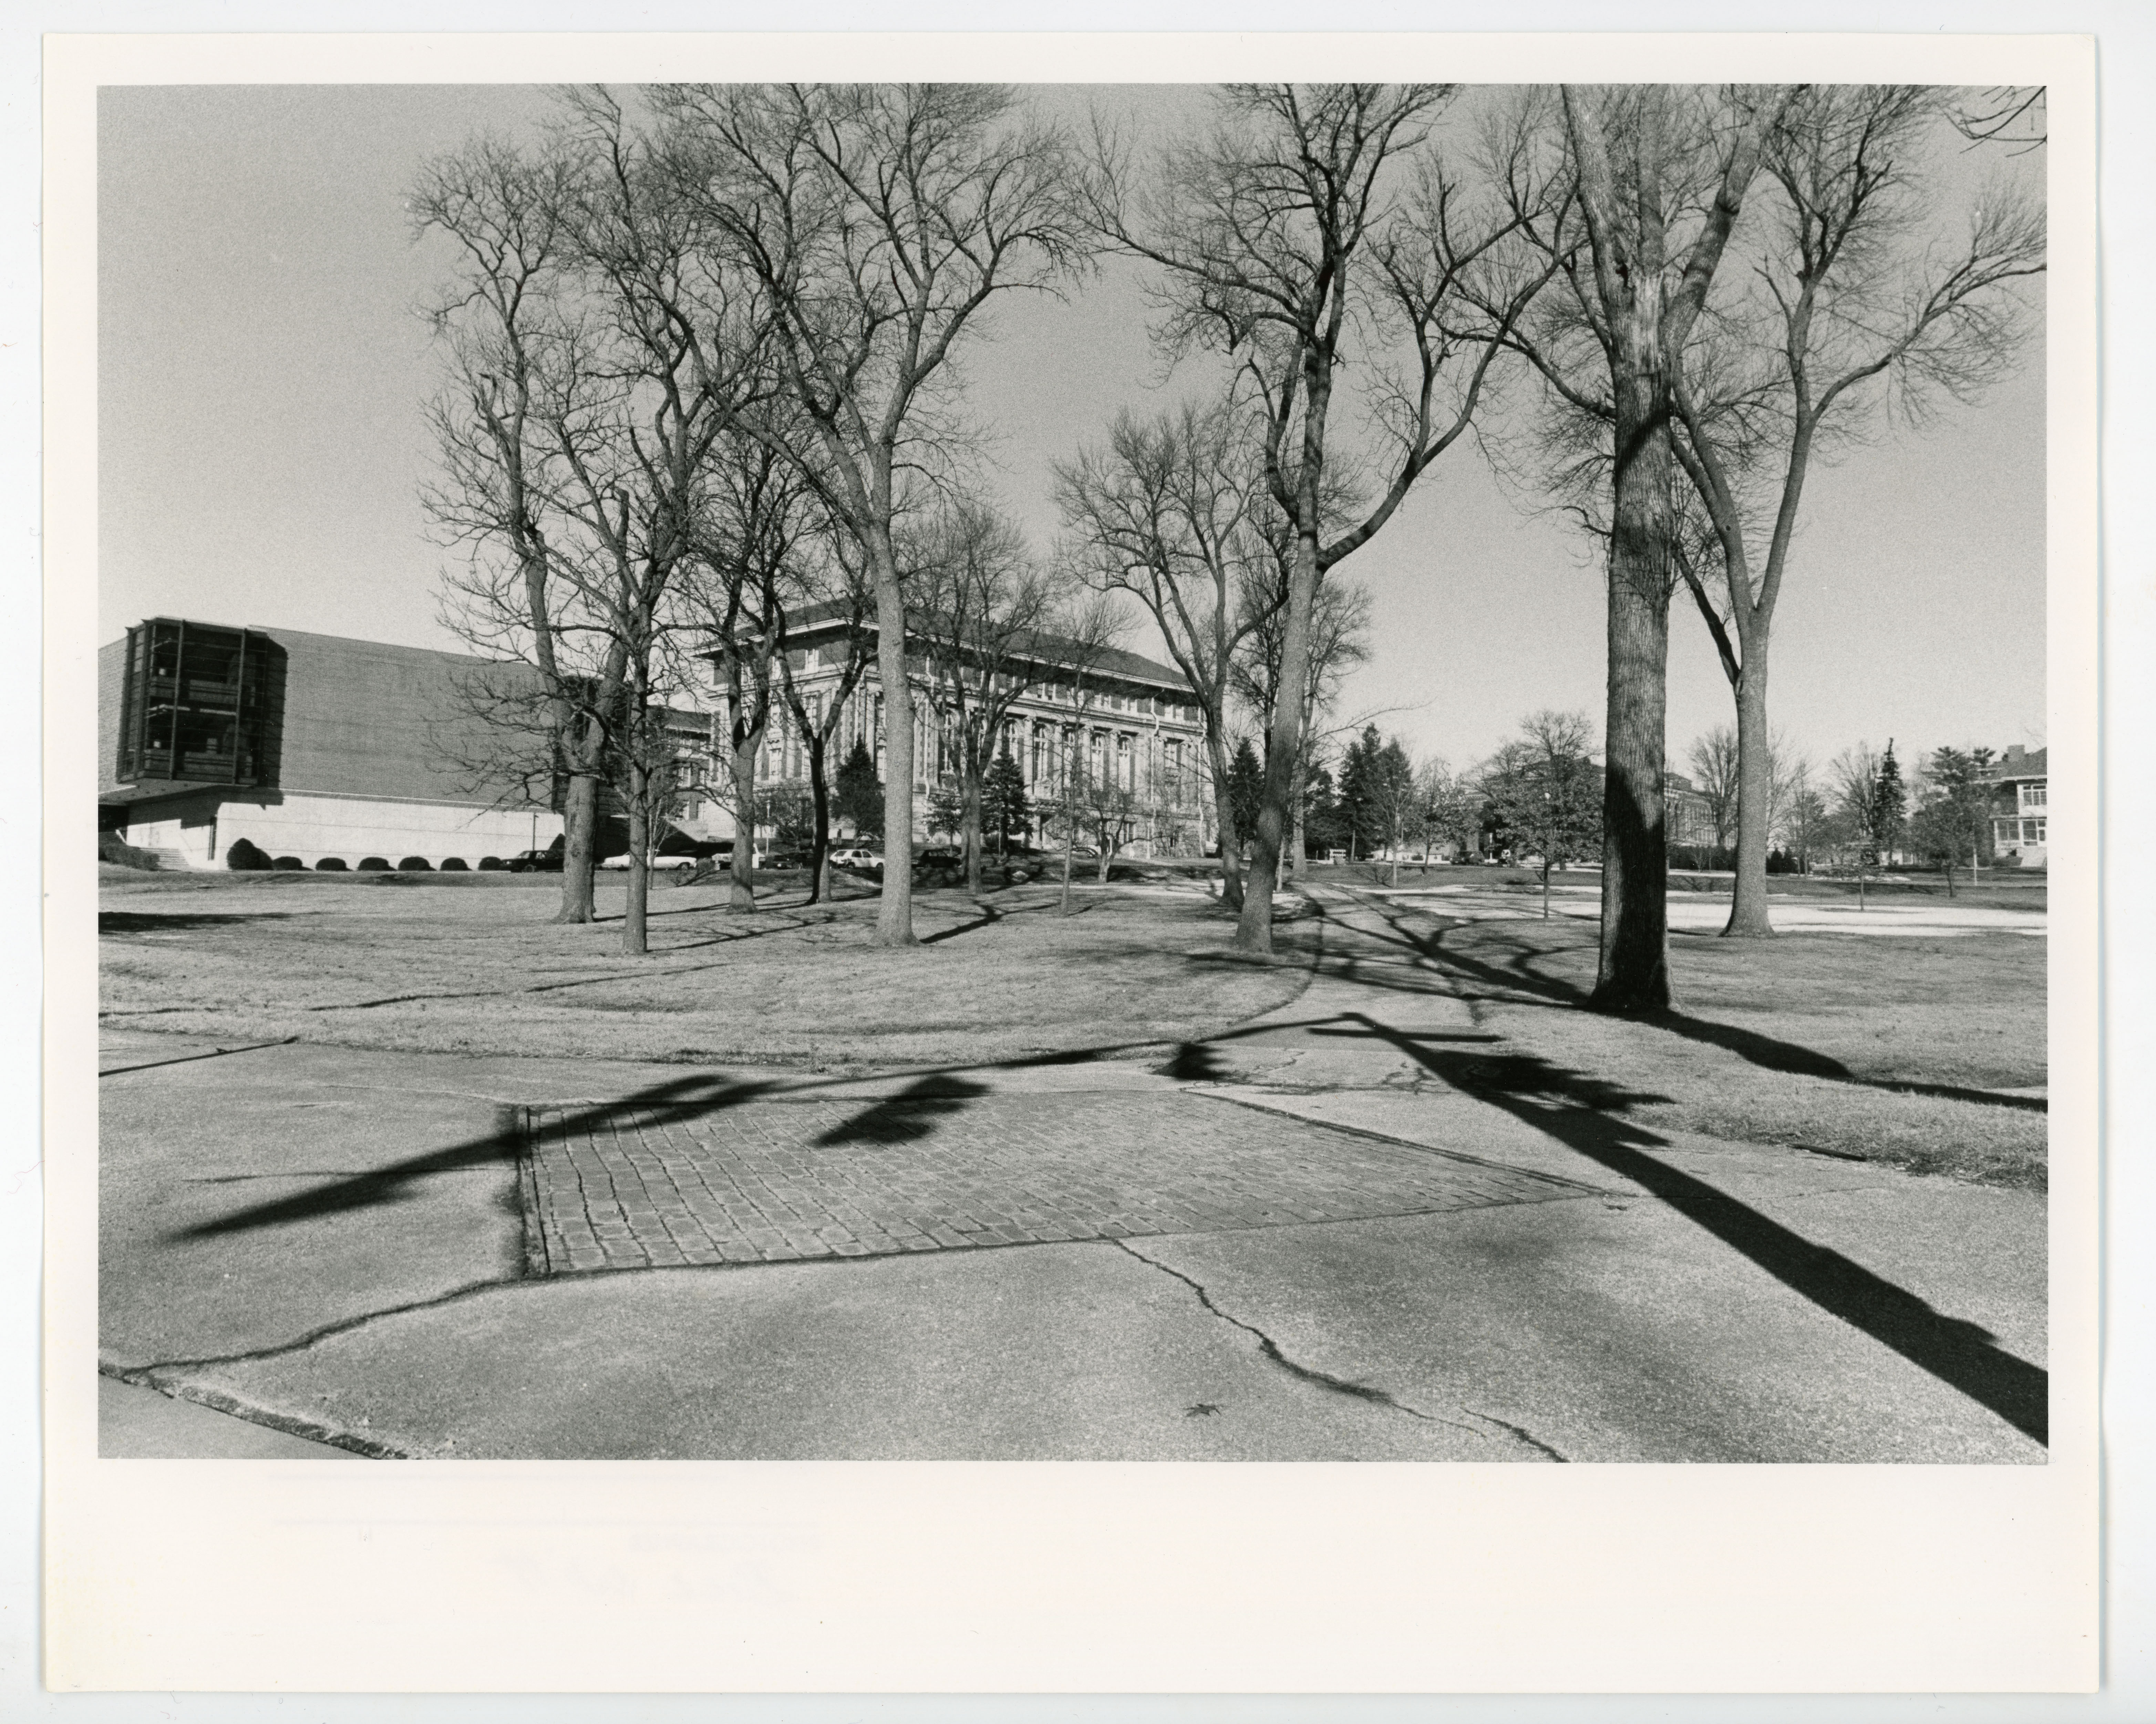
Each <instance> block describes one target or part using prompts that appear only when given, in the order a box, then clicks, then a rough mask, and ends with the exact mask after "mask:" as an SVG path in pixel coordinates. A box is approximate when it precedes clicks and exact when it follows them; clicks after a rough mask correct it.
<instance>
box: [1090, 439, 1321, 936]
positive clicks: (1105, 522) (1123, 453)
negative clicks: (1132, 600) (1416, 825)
mask: <svg viewBox="0 0 2156 1724" xmlns="http://www.w3.org/2000/svg"><path fill="white" fill-rule="evenodd" d="M1056 494H1057V499H1058V500H1059V501H1060V503H1061V505H1062V508H1063V520H1064V524H1065V527H1066V529H1067V530H1068V532H1069V538H1068V541H1067V542H1066V544H1065V552H1064V554H1065V556H1066V557H1068V558H1069V559H1070V561H1071V562H1073V563H1074V564H1075V566H1076V567H1077V568H1078V570H1079V572H1080V573H1081V577H1082V578H1084V579H1086V580H1087V581H1090V582H1092V583H1093V584H1094V585H1095V586H1096V587H1097V588H1099V589H1100V590H1101V591H1102V592H1116V593H1131V594H1133V595H1134V596H1135V597H1136V598H1137V599H1138V601H1139V602H1140V603H1142V604H1143V605H1144V607H1145V608H1146V611H1147V613H1148V614H1149V615H1150V616H1151V617H1152V620H1153V622H1154V623H1155V625H1156V626H1157V627H1158V629H1159V630H1160V634H1161V639H1163V641H1165V642H1166V643H1167V645H1168V656H1169V657H1170V658H1171V659H1173V660H1174V662H1175V666H1176V668H1177V669H1178V670H1180V671H1181V672H1182V673H1183V677H1184V679H1185V680H1187V681H1188V683H1189V685H1190V688H1191V692H1192V694H1193V695H1194V696H1195V698H1196V700H1197V705H1198V711H1199V721H1200V722H1201V724H1202V725H1203V726H1204V736H1205V752H1206V760H1207V763H1208V765H1209V768H1210V776H1211V779H1212V783H1213V790H1214V820H1215V822H1216V824H1217V825H1218V827H1219V834H1220V870H1221V875H1222V888H1221V890H1222V901H1223V902H1224V903H1225V904H1226V905H1227V906H1228V907H1229V908H1230V909H1232V910H1236V911H1240V909H1241V908H1242V905H1243V881H1242V844H1243V840H1244V839H1245V838H1246V837H1247V836H1248V835H1249V834H1245V833H1244V832H1242V831H1241V830H1240V828H1239V826H1238V824H1237V822H1236V819H1235V804H1234V802H1233V800H1232V799H1231V798H1229V794H1228V763H1229V752H1231V750H1232V748H1233V747H1234V741H1235V739H1234V737H1233V736H1232V735H1231V733H1230V731H1229V712H1228V702H1229V694H1230V692H1231V691H1232V690H1233V687H1234V666H1235V659H1236V655H1237V654H1238V653H1239V652H1240V651H1241V650H1242V648H1243V644H1244V643H1245V641H1246V640H1248V639H1249V638H1250V633H1251V631H1252V630H1253V629H1256V628H1258V627H1259V626H1260V624H1261V623H1265V622H1268V621H1270V620H1271V619H1272V618H1273V617H1274V616H1275V615H1276V610H1269V609H1268V608H1267V606H1268V603H1270V602H1271V601H1272V600H1273V599H1276V598H1278V597H1280V596H1282V595H1281V592H1280V583H1279V582H1272V583H1270V595H1269V598H1267V599H1259V598H1255V597H1254V596H1253V593H1252V588H1253V585H1254V582H1263V581H1264V579H1265V570H1266V569H1267V568H1268V567H1270V564H1271V560H1272V558H1271V546H1270V543H1269V542H1268V541H1267V539H1266V536H1265V534H1264V533H1263V532H1262V531H1260V526H1259V522H1260V521H1261V519H1262V518H1263V517H1264V516H1266V515H1267V514H1269V513H1271V512H1273V511H1274V505H1273V503H1272V501H1271V498H1270V493H1269V491H1268V490H1267V488H1266V485H1265V472H1264V467H1263V463H1262V460H1261V459H1260V458H1259V457H1258V456H1257V454H1256V452H1255V446H1254V440H1253V439H1250V437H1249V436H1247V435H1246V434H1244V433H1243V432H1242V431H1241V430H1240V428H1238V426H1237V423H1236V415H1235V411H1234V409H1233V408H1230V407H1229V406H1227V405H1225V404H1221V405H1217V406H1214V407H1211V408H1199V407H1196V406H1193V405H1188V404H1186V405H1185V406H1183V408H1180V409H1178V410H1177V411H1174V412H1172V413H1162V414H1160V415H1159V416H1158V417H1157V418H1153V419H1151V420H1147V421H1143V422H1141V421H1140V420H1138V419H1137V418H1134V417H1133V416H1132V415H1131V414H1130V413H1122V414H1119V415H1118V416H1117V417H1116V422H1115V423H1114V425H1113V426H1112V427H1111V428H1110V430H1109V433H1108V441H1107V444H1106V448H1105V449H1086V450H1084V451H1082V452H1081V454H1080V455H1079V457H1078V459H1076V460H1075V462H1072V463H1070V464H1068V465H1066V466H1063V467H1059V468H1058V469H1056Z"/></svg>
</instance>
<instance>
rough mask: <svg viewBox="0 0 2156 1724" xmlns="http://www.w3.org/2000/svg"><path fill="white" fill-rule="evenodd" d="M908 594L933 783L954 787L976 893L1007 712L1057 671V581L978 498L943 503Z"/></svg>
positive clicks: (1012, 528) (969, 884)
mask: <svg viewBox="0 0 2156 1724" xmlns="http://www.w3.org/2000/svg"><path fill="white" fill-rule="evenodd" d="M920 562H921V571H920V573H919V575H918V576H917V577H916V580H915V582H914V585H913V594H912V605H911V609H912V629H913V643H914V645H915V648H916V651H917V652H918V654H919V656H920V660H921V670H922V672H923V674H924V676H925V680H926V682H927V697H928V710H929V711H931V712H932V714H933V715H934V716H935V720H936V736H935V739H934V741H933V743H932V758H931V760H930V762H929V776H930V782H937V781H939V780H940V779H942V777H944V776H945V775H946V774H949V775H951V776H954V777H957V781H958V802H959V826H958V830H959V835H960V839H961V842H962V844H963V846H964V850H965V858H966V886H967V890H968V891H970V892H972V893H973V894H974V895H976V896H978V895H979V893H980V890H981V785H982V781H983V779H984V778H985V777H987V776H988V767H989V766H990V764H991V763H992V762H993V761H994V759H995V757H996V751H997V749H998V747H999V746H1000V745H1001V744H1002V742H1003V740H1004V727H1005V726H1006V725H1007V724H1008V723H1009V719H1010V713H1011V709H1012V707H1013V706H1015V705H1016V704H1017V703H1018V702H1019V700H1021V699H1022V698H1024V696H1025V695H1029V694H1031V693H1032V692H1033V691H1034V690H1035V689H1037V688H1039V686H1040V685H1041V684H1042V683H1043V682H1044V681H1045V680H1047V678H1049V677H1050V675H1053V674H1054V671H1055V636H1056V634H1058V633H1059V632H1060V631H1059V629H1058V626H1057V625H1058V624H1059V623H1060V622H1061V621H1062V618H1060V615H1059V614H1058V611H1059V608H1058V606H1057V604H1056V603H1055V600H1056V594H1055V586H1054V582H1053V581H1052V579H1051V577H1050V575H1049V574H1048V573H1047V572H1046V571H1045V570H1044V569H1042V568H1040V567H1039V566H1038V565H1036V564H1035V563H1034V561H1033V559H1032V557H1031V554H1030V553H1029V552H1028V550H1027V548H1026V544H1025V538H1024V535H1023V534H1022V533H1020V532H1019V530H1018V529H1017V528H1016V527H1015V526H1013V525H1012V524H1011V523H1010V522H1009V521H1007V520H1005V519H1004V517H1003V516H999V515H998V514H997V513H996V512H995V511H993V509H991V508H989V507H988V505H986V504H984V503H983V502H981V501H980V500H978V499H977V498H971V497H961V498H959V499H957V500H955V501H953V502H952V503H951V504H949V505H947V506H946V507H945V508H944V509H943V510H942V511H941V512H940V513H939V514H938V516H937V518H936V519H935V521H933V522H932V525H931V526H930V527H929V529H928V531H927V536H926V542H925V545H924V546H923V548H922V551H921V557H920Z"/></svg>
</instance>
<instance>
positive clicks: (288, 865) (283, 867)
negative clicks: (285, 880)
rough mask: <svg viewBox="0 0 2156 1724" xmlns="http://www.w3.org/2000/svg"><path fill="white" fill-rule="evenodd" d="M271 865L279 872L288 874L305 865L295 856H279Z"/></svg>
mask: <svg viewBox="0 0 2156 1724" xmlns="http://www.w3.org/2000/svg"><path fill="white" fill-rule="evenodd" d="M274 866H275V867H276V868H277V869H278V870H280V871H281V872H283V873H285V874H290V873H291V872H292V870H295V869H304V868H305V867H306V864H305V863H304V862H302V861H301V860H300V859H299V858H298V857H297V856H280V857H279V858H278V859H277V860H276V862H275V864H274Z"/></svg>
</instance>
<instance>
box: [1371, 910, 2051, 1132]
mask: <svg viewBox="0 0 2156 1724" xmlns="http://www.w3.org/2000/svg"><path fill="white" fill-rule="evenodd" d="M1378 914H1379V916H1380V917H1381V918H1382V919H1383V921H1384V922H1385V923H1386V924H1387V926H1389V927H1390V928H1391V930H1392V934H1391V935H1390V936H1388V935H1382V934H1373V935H1372V936H1371V937H1373V938H1375V939H1382V940H1386V941H1388V942H1389V943H1394V944H1399V945H1403V946H1405V947H1408V948H1409V949H1410V950H1413V951H1414V952H1420V953H1421V954H1422V955H1423V956H1424V957H1427V958H1429V959H1430V960H1431V961H1432V962H1435V963H1436V964H1438V965H1439V966H1440V967H1449V968H1450V969H1451V970H1452V971H1454V972H1457V973H1458V974H1460V975H1461V976H1463V977H1470V978H1471V979H1473V980H1475V981H1476V982H1479V983H1481V984H1483V985H1484V986H1485V987H1487V988H1497V989H1501V990H1514V991H1516V995H1515V1003H1533V1004H1541V1005H1550V1006H1564V1007H1570V1008H1578V1009H1581V1010H1587V1009H1591V1007H1590V1004H1589V995H1588V991H1587V990H1586V989H1585V988H1581V987H1579V986H1578V984H1577V983H1572V982H1568V981H1566V980H1565V979H1563V977H1557V976H1552V975H1549V974H1548V973H1547V972H1543V970H1540V969H1538V968H1537V967H1536V966H1535V963H1534V960H1535V959H1536V958H1538V957H1543V956H1544V954H1543V953H1542V952H1538V951H1537V950H1536V949H1535V948H1534V947H1531V946H1521V945H1516V946H1514V947H1512V952H1511V956H1510V957H1507V958H1506V959H1504V960H1503V961H1501V962H1491V960H1490V959H1488V958H1486V957H1478V956H1476V955H1475V954H1473V953H1471V952H1465V951H1463V950H1461V949H1460V945H1459V943H1458V942H1457V941H1453V942H1450V943H1448V942H1447V936H1450V935H1455V934H1457V933H1458V932H1459V931H1460V929H1461V928H1463V927H1466V926H1472V925H1471V924H1468V923H1463V922H1452V923H1450V924H1448V925H1447V926H1444V927H1441V928H1440V929H1438V930H1437V931H1435V932H1434V933H1430V934H1428V935H1424V934H1419V933H1417V932H1416V931H1414V929H1412V928H1409V927H1406V926H1402V924H1401V921H1400V919H1399V917H1398V916H1394V914H1392V913H1389V912H1386V911H1379V912H1378ZM1366 932H1367V930H1366ZM1519 993H1524V994H1526V995H1527V996H1528V998H1527V1000H1526V1001H1524V1002H1521V1001H1518V1000H1517V994H1519ZM1627 1015H1628V1016H1629V1017H1630V1019H1631V1021H1632V1022H1635V1023H1639V1024H1649V1025H1651V1026H1652V1027H1653V1028H1655V1029H1666V1030H1667V1031H1669V1032H1670V1033H1671V1034H1673V1035H1679V1036H1682V1037H1683V1038H1684V1039H1686V1040H1687V1041H1694V1042H1702V1043H1704V1044H1707V1046H1709V1047H1716V1048H1720V1049H1722V1050H1723V1051H1724V1052H1726V1053H1731V1054H1736V1055H1737V1056H1738V1058H1739V1059H1740V1060H1744V1061H1746V1062H1747V1063H1748V1064H1749V1065H1756V1066H1758V1067H1759V1068H1760V1069H1761V1070H1765V1071H1774V1072H1781V1073H1784V1074H1785V1075H1789V1076H1792V1077H1809V1078H1819V1079H1822V1080H1825V1081H1826V1082H1829V1083H1836V1084H1849V1085H1854V1086H1856V1087H1857V1088H1860V1089H1866V1090H1881V1091H1884V1092H1886V1093H1888V1094H1894V1095H1929V1096H1935V1097H1938V1098H1939V1099H1941V1100H1943V1101H1970V1102H1974V1103H1976V1104H1977V1105H1978V1106H1983V1107H2003V1108H2007V1109H2009V1110H2012V1111H2019V1112H2022V1113H2046V1112H2048V1111H2050V1105H2049V1103H2048V1102H2047V1101H2046V1100H2045V1098H2043V1097H2041V1096H2036V1095H2002V1094H2000V1093H1999V1091H1997V1090H1978V1089H1971V1088H1969V1087H1968V1086H1966V1085H1960V1084H1935V1083H1927V1082H1924V1081H1922V1080H1918V1079H1913V1078H1872V1077H1866V1076H1865V1075H1863V1074H1862V1073H1861V1072H1856V1071H1852V1070H1850V1069H1849V1067H1848V1066H1846V1065H1843V1064H1842V1063H1841V1061H1840V1060H1836V1059H1835V1058H1833V1057H1832V1056H1831V1055H1830V1054H1822V1053H1820V1052H1819V1051H1818V1050H1817V1049H1813V1048H1807V1047H1804V1046H1803V1045H1801V1044H1799V1043H1796V1042H1788V1041H1784V1040H1782V1039H1780V1038H1779V1037H1777V1036H1771V1035H1767V1034H1763V1033H1762V1032H1760V1031H1758V1030H1756V1029H1742V1028H1740V1027H1739V1026H1738V1025H1736V1024H1717V1023H1715V1022H1714V1021H1713V1020H1712V1019H1711V1018H1696V1017H1694V1016H1692V1014H1691V1013H1688V1012H1679V1011H1666V1012H1646V1013H1630V1014H1627Z"/></svg>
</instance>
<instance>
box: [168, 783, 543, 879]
mask: <svg viewBox="0 0 2156 1724" xmlns="http://www.w3.org/2000/svg"><path fill="white" fill-rule="evenodd" d="M128 814H129V821H128V825H127V828H126V839H127V842H128V843H129V844H133V845H135V846H136V847H137V848H138V849H146V850H157V851H159V852H162V853H164V854H166V855H167V858H168V859H170V860H172V861H175V862H177V863H179V864H181V865H183V866H186V867H188V868H223V866H224V865H225V863H224V859H225V854H226V852H228V850H229V849H231V848H232V846H233V845H234V844H235V843H236V842H238V841H239V839H243V838H244V839H247V840H248V841H249V843H251V844H255V845H256V846H258V847H259V849H262V850H264V852H266V853H267V854H269V855H271V856H297V857H298V858H299V859H300V861H302V862H304V863H305V864H306V865H307V866H308V867H310V868H311V867H313V866H314V865H315V864H316V863H317V862H319V861H321V859H323V858H324V857H325V856H336V857H340V858H341V859H343V860H344V862H345V863H346V865H348V866H349V865H356V864H357V863H359V862H360V861H362V859H365V858H367V857H369V856H379V857H381V858H382V859H383V860H385V861H387V862H390V863H397V862H401V861H403V859H404V858H405V857H407V856H424V857H425V858H426V859H427V861H428V863H429V865H431V866H433V867H436V868H439V867H440V866H441V865H442V863H443V861H444V859H445V858H447V857H450V856H461V857H462V858H463V859H465V861H466V862H467V863H469V864H470V865H472V866H473V867H477V866H478V865H479V863H480V858H482V857H485V856H500V857H505V858H506V857H509V856H513V855H515V854H516V852H518V851H519V850H525V849H544V848H545V847H546V846H547V844H551V843H552V842H553V840H554V839H555V837H556V835H557V834H559V833H560V831H561V830H562V818H561V816H560V815H558V814H552V813H546V812H545V811H543V810H538V809H529V808H526V809H500V808H472V807H470V806H469V805H460V804H457V803H425V802H409V801H401V800H397V799H393V798H384V797H355V796H345V797H338V796H311V795H307V794H305V793H301V794H296V795H279V794H275V793H259V792H258V793H250V792H248V791H245V790H240V791H231V790H222V789H208V790H203V791H196V792H191V793H187V794H184V795H181V796H174V797H161V798H158V799H157V801H155V802H151V803H138V804H136V806H135V807H134V808H131V809H130V810H129V811H128Z"/></svg>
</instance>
